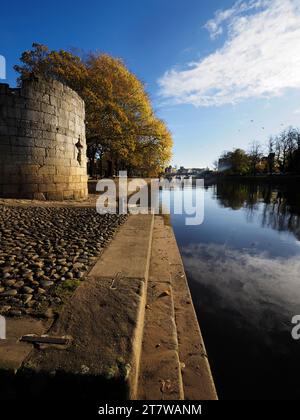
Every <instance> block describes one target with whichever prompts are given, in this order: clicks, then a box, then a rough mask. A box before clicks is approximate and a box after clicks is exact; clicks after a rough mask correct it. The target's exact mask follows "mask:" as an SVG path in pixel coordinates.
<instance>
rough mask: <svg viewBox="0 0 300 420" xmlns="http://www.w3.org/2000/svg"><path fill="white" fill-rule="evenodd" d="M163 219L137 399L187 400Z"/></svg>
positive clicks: (157, 232) (156, 236)
mask: <svg viewBox="0 0 300 420" xmlns="http://www.w3.org/2000/svg"><path fill="white" fill-rule="evenodd" d="M163 231H164V224H163V219H162V218H161V217H156V218H155V223H154V229H153V240H152V250H151V259H150V269H149V280H148V291H147V305H146V315H145V326H144V337H143V347H142V357H141V367H140V378H139V389H138V398H139V399H144V400H181V399H183V398H184V394H183V387H182V378H181V372H180V361H179V357H178V342H177V331H176V325H175V314H174V302H173V295H172V288H171V277H170V269H169V261H168V257H167V251H166V249H165V243H164V238H162V237H161V234H162V232H163Z"/></svg>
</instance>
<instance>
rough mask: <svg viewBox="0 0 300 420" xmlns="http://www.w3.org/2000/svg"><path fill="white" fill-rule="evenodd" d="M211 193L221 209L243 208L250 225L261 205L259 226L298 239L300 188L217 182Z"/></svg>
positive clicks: (299, 235)
mask: <svg viewBox="0 0 300 420" xmlns="http://www.w3.org/2000/svg"><path fill="white" fill-rule="evenodd" d="M214 194H215V196H216V198H217V199H218V202H219V204H220V205H221V206H223V207H229V208H231V209H233V210H239V209H241V208H246V209H247V210H248V211H247V220H248V221H249V222H251V220H252V219H253V217H254V215H255V213H257V211H258V210H259V203H263V211H262V226H263V227H270V228H272V229H275V230H278V231H289V232H292V233H293V234H294V235H295V236H296V238H297V239H298V240H300V189H299V188H297V186H295V185H285V186H280V187H275V186H272V185H258V184H238V183H225V182H224V183H220V184H217V185H216V186H215V190H214Z"/></svg>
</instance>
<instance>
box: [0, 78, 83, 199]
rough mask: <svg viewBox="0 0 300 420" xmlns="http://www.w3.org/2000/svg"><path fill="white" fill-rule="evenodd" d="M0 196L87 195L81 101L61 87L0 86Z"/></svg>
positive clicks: (53, 84)
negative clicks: (15, 87)
mask: <svg viewBox="0 0 300 420" xmlns="http://www.w3.org/2000/svg"><path fill="white" fill-rule="evenodd" d="M0 196H2V197H8V198H28V199H42V200H45V199H46V200H64V199H75V200H77V199H82V198H85V197H86V196H87V168H86V139H85V106H84V101H83V100H82V99H81V98H80V97H79V96H78V95H77V93H75V92H74V91H73V90H71V89H70V88H68V87H67V86H64V85H63V84H62V83H60V82H57V81H54V80H53V81H47V82H46V81H44V80H41V79H38V78H31V79H30V80H26V81H24V82H23V84H22V86H21V87H20V88H17V89H13V88H10V87H9V86H8V85H7V84H0Z"/></svg>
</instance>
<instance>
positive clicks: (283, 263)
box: [171, 183, 300, 399]
mask: <svg viewBox="0 0 300 420" xmlns="http://www.w3.org/2000/svg"><path fill="white" fill-rule="evenodd" d="M188 189H191V190H192V194H194V195H195V194H196V195H197V194H199V193H202V194H203V191H204V221H203V223H202V224H201V225H198V226H187V225H186V224H185V215H175V214H172V215H171V220H172V225H173V229H174V232H175V235H176V239H177V242H178V245H179V248H180V251H181V255H182V258H183V262H184V266H185V269H186V273H187V277H188V281H189V286H190V289H191V293H192V296H193V302H194V305H195V309H196V312H197V316H198V319H199V324H200V327H201V330H202V334H203V337H204V341H205V345H206V348H207V352H208V356H209V361H210V365H211V369H212V373H213V377H214V380H215V384H216V388H217V392H218V395H219V398H220V399H294V398H297V399H299V398H300V340H294V339H293V338H292V335H291V331H292V328H293V325H292V323H291V319H292V317H293V316H294V315H296V314H300V186H299V187H297V186H296V187H292V186H281V187H279V188H276V187H271V186H266V185H253V184H251V185H249V184H248V185H242V184H237V183H222V184H218V185H213V186H211V187H207V188H204V189H203V188H202V190H201V189H200V187H199V188H198V189H197V188H191V187H189V188H188ZM190 193H191V191H185V194H190ZM173 199H174V201H175V202H176V200H177V201H179V200H181V191H174V192H173ZM172 207H173V206H172Z"/></svg>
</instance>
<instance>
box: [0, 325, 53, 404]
mask: <svg viewBox="0 0 300 420" xmlns="http://www.w3.org/2000/svg"><path fill="white" fill-rule="evenodd" d="M50 324H51V321H49V320H37V319H32V318H25V319H16V318H15V319H12V318H7V319H6V339H5V340H0V361H1V362H0V396H1V399H7V398H14V397H15V396H16V394H15V388H14V377H15V373H16V372H17V370H18V369H19V367H20V366H21V364H22V363H23V361H24V359H25V358H26V357H27V356H28V355H29V353H30V351H31V350H32V345H31V344H28V343H24V342H21V341H19V340H20V338H21V337H22V335H25V334H38V335H41V334H44V333H45V332H46V331H47V330H48V328H49V327H50Z"/></svg>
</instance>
